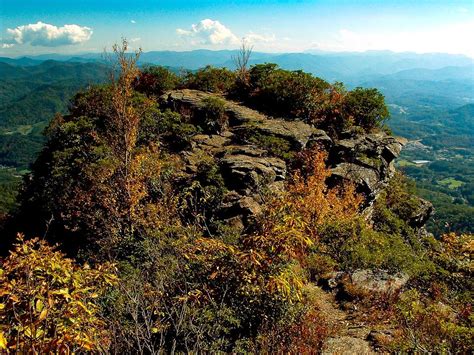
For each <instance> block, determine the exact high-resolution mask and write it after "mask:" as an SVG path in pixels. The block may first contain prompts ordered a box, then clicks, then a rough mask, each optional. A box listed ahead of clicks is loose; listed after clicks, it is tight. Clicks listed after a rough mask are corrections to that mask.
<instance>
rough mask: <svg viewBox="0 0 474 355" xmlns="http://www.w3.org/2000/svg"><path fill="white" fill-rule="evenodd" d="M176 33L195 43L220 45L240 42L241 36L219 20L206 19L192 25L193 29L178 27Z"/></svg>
mask: <svg viewBox="0 0 474 355" xmlns="http://www.w3.org/2000/svg"><path fill="white" fill-rule="evenodd" d="M176 33H177V34H178V35H179V36H181V37H183V38H189V39H191V44H193V45H199V44H204V45H218V44H238V43H240V40H239V38H238V37H237V36H236V35H235V34H233V33H232V31H231V30H230V29H228V28H227V27H226V26H224V25H223V24H222V23H220V22H219V21H217V20H216V21H215V20H211V19H205V20H201V21H200V22H199V23H198V24H197V25H196V24H195V25H192V26H191V29H189V30H183V29H181V28H178V29H177V30H176Z"/></svg>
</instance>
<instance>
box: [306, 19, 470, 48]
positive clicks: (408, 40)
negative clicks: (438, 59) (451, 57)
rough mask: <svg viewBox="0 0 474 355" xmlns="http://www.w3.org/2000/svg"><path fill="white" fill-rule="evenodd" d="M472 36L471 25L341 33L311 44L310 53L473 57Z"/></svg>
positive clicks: (346, 30)
mask: <svg viewBox="0 0 474 355" xmlns="http://www.w3.org/2000/svg"><path fill="white" fill-rule="evenodd" d="M471 33H474V22H472V21H470V22H464V23H457V24H455V25H449V26H439V27H437V28H432V29H425V30H423V31H416V32H414V31H410V32H408V31H402V30H401V31H399V32H396V33H393V32H392V33H383V32H380V33H374V32H373V31H372V32H355V31H351V30H348V29H341V30H339V31H338V32H337V33H336V34H334V35H333V36H332V37H331V38H328V39H326V40H324V41H319V42H315V43H313V44H312V46H311V49H319V50H324V51H354V52H361V51H366V50H385V49H388V50H392V51H395V52H403V51H409V52H417V53H428V52H443V53H451V54H459V53H463V54H467V55H469V56H471V57H474V46H473V45H472V44H469V43H470V42H469V41H468V40H467V38H469V35H470V34H471Z"/></svg>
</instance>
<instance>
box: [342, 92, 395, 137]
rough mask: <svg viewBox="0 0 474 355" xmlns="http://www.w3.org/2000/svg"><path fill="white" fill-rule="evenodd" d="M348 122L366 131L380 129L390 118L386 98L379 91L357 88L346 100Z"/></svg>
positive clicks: (345, 112)
mask: <svg viewBox="0 0 474 355" xmlns="http://www.w3.org/2000/svg"><path fill="white" fill-rule="evenodd" d="M344 114H345V115H346V116H347V119H348V120H351V121H353V122H354V123H355V124H356V125H358V126H361V127H363V128H364V129H366V130H371V129H373V128H375V127H379V126H380V125H381V124H382V123H383V122H384V121H385V120H386V119H387V118H388V116H389V112H388V109H387V106H386V105H385V99H384V96H383V95H382V94H381V93H380V91H378V90H377V89H365V88H361V87H358V88H355V89H354V90H352V91H349V92H348V93H347V95H346V97H345V99H344Z"/></svg>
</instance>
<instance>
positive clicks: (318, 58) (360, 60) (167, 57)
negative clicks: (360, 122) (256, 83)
mask: <svg viewBox="0 0 474 355" xmlns="http://www.w3.org/2000/svg"><path fill="white" fill-rule="evenodd" d="M237 53H238V51H236V50H219V51H212V50H203V49H201V50H193V51H183V52H176V51H151V52H144V53H142V55H141V57H140V62H141V63H142V64H144V63H149V64H159V65H163V66H168V67H174V68H185V69H190V70H196V69H199V68H202V67H204V66H206V65H213V66H221V67H229V68H233V67H234V63H233V61H232V57H233V56H235V55H237ZM51 59H52V60H57V61H74V62H91V61H102V60H103V56H102V54H101V53H86V54H80V55H77V54H74V55H61V54H43V55H38V56H24V57H21V58H15V59H12V58H5V57H2V58H0V62H3V63H8V64H13V65H16V64H19V65H34V64H35V62H38V61H39V62H41V61H45V60H51ZM264 62H271V63H276V64H278V65H280V66H281V67H282V68H284V69H289V70H304V71H306V72H310V73H312V74H315V75H318V76H321V77H323V78H325V79H326V80H329V81H334V80H339V81H348V79H349V81H352V80H354V79H355V78H356V77H361V76H367V78H366V79H370V76H373V75H377V76H378V75H389V74H394V73H396V72H399V71H403V70H411V69H420V68H421V69H430V70H437V69H442V68H445V67H474V59H472V58H469V57H466V56H462V55H450V54H443V53H428V54H416V53H395V52H388V51H369V52H362V53H351V52H348V53H345V52H340V53H331V52H323V53H321V52H318V53H263V52H257V51H256V52H253V53H252V57H251V64H257V63H264ZM471 74H473V75H474V72H471ZM473 79H474V77H473Z"/></svg>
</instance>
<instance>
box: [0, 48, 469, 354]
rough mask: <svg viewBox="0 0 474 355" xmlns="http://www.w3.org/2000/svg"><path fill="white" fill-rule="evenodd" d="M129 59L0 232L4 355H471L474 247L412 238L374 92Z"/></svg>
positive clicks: (395, 146) (419, 205)
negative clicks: (188, 69) (18, 354)
mask: <svg viewBox="0 0 474 355" xmlns="http://www.w3.org/2000/svg"><path fill="white" fill-rule="evenodd" d="M127 48H128V44H127V42H126V41H125V40H124V41H123V43H122V44H121V45H116V46H114V55H115V58H116V66H115V67H114V68H116V70H115V71H113V72H112V73H113V75H112V74H111V75H110V76H109V78H110V79H109V80H108V81H107V82H106V83H104V84H101V85H90V86H87V87H84V88H83V89H81V90H79V91H78V92H77V93H76V94H75V95H74V96H73V97H72V99H71V102H70V104H69V105H68V108H67V110H65V111H64V112H63V113H62V114H57V115H55V116H54V118H53V119H52V120H51V121H50V122H49V124H48V126H47V128H46V130H45V134H46V136H45V144H44V146H43V148H42V149H41V151H40V153H39V155H38V156H37V158H36V160H35V162H34V163H33V164H32V166H31V171H30V173H29V174H28V176H27V178H26V179H25V180H24V185H23V188H22V189H21V194H20V195H19V196H18V208H17V209H16V210H15V211H13V212H12V213H11V214H10V216H8V217H7V218H6V219H5V220H4V221H3V226H2V227H3V229H2V238H1V239H0V242H1V252H2V253H3V254H5V255H6V254H7V251H8V250H10V253H9V254H8V255H7V256H5V257H3V258H2V259H1V268H0V305H1V307H0V349H2V351H7V352H9V351H11V352H14V351H17V350H20V351H22V352H38V353H49V352H52V353H55V352H68V351H70V352H76V353H82V352H93V353H124V354H126V353H176V352H178V353H181V352H183V353H184V352H193V353H194V352H226V353H313V352H321V351H326V352H328V353H338V352H341V351H342V352H345V351H349V352H354V351H355V352H357V353H371V352H375V351H379V352H422V351H423V352H424V351H428V352H440V353H442V352H461V353H469V352H470V351H472V339H473V330H472V329H473V327H472V311H471V302H472V293H471V289H472V286H473V285H472V279H471V278H470V273H471V269H470V268H471V263H472V260H471V256H472V252H473V250H472V241H473V236H472V235H469V234H460V235H456V234H454V233H451V234H444V235H442V236H440V237H439V238H434V237H433V235H431V234H429V233H427V232H426V229H425V224H426V222H427V220H429V218H430V215H431V213H432V205H431V204H430V203H429V202H428V201H425V200H423V199H421V198H419V197H417V196H416V195H415V194H414V192H415V190H414V186H413V184H412V183H410V181H408V180H407V179H406V178H405V177H403V175H401V174H400V173H398V172H397V171H396V169H395V166H394V161H395V159H396V158H397V157H398V156H399V154H400V151H401V149H402V146H403V145H404V144H405V141H404V140H403V139H398V138H395V137H393V136H392V135H391V134H390V133H389V132H388V130H387V128H386V127H384V122H385V121H386V119H387V118H388V116H389V111H388V108H387V106H386V104H385V101H384V96H383V95H382V93H381V92H380V91H379V90H377V89H373V88H362V87H356V88H353V89H351V90H349V89H347V88H345V87H344V85H343V84H341V83H335V84H332V83H330V82H328V81H326V80H324V79H323V78H319V77H315V76H313V75H311V74H309V73H305V72H303V71H288V70H284V69H281V68H280V67H278V65H277V64H268V63H267V64H258V65H253V66H250V67H249V66H248V64H249V62H248V59H249V55H250V52H249V51H248V49H246V48H245V46H243V48H242V50H241V52H240V53H239V54H238V55H239V57H238V59H237V63H239V65H238V66H237V69H236V70H229V69H225V68H216V67H212V66H207V67H205V68H203V69H200V70H197V71H195V72H188V73H186V74H185V75H177V74H176V73H174V72H172V71H169V70H168V69H166V68H164V67H155V66H148V67H145V68H139V67H138V64H137V63H138V59H139V57H140V53H139V52H137V53H135V54H130V53H128V52H127ZM26 68H27V67H26ZM33 68H34V66H33ZM103 69H105V68H103ZM25 70H26V69H25ZM109 70H110V69H109ZM106 74H107V70H104V74H103V75H104V76H105V75H106ZM461 112H464V110H462V111H461ZM35 122H38V121H35ZM17 233H18V234H17ZM52 245H57V246H56V247H52Z"/></svg>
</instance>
